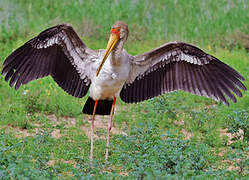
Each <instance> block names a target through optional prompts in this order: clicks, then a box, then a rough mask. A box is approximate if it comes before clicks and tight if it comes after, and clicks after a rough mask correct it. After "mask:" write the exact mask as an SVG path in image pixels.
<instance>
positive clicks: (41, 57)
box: [2, 24, 96, 97]
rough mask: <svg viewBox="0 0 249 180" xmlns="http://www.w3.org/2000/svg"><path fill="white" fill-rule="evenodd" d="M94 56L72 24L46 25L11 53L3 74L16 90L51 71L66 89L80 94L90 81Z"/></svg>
mask: <svg viewBox="0 0 249 180" xmlns="http://www.w3.org/2000/svg"><path fill="white" fill-rule="evenodd" d="M94 56H96V52H95V51H93V50H91V49H89V48H87V47H86V45H85V44H84V43H83V42H82V41H81V39H80V38H79V36H78V35H77V34H76V32H75V31H74V30H73V28H72V27H71V26H69V25H66V24H61V25H57V26H54V27H51V28H49V29H46V30H45V31H43V32H41V33H40V34H39V35H38V36H37V37H35V38H33V39H31V40H29V41H28V42H26V43H25V44H24V45H23V46H21V47H19V48H18V49H17V50H15V51H14V52H13V53H12V54H10V55H9V56H8V57H7V58H6V60H5V61H4V64H3V70H2V75H5V80H6V81H9V79H10V82H9V84H10V86H11V87H12V86H13V85H15V89H16V90H17V89H18V88H19V87H20V86H21V85H22V84H26V83H28V82H30V81H31V80H34V79H38V78H42V77H44V76H48V75H51V76H52V77H53V79H54V80H55V81H56V82H57V84H58V85H59V86H60V87H61V88H62V89H64V90H65V91H66V92H67V93H69V94H71V95H73V96H75V97H83V96H84V95H85V94H86V93H87V91H88V89H89V85H90V83H91V79H90V77H91V76H90V69H91V66H92V64H93V62H94V61H93V59H94Z"/></svg>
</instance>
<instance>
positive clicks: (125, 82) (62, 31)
mask: <svg viewBox="0 0 249 180" xmlns="http://www.w3.org/2000/svg"><path fill="white" fill-rule="evenodd" d="M128 34H129V30H128V26H127V25H126V24H125V23H124V22H121V21H117V22H116V23H115V24H114V25H113V26H112V28H111V32H110V39H109V42H108V44H107V47H106V49H105V50H103V49H100V50H92V49H90V48H88V47H87V46H86V45H85V44H84V43H83V42H82V41H81V39H80V38H79V36H78V35H77V34H76V32H75V31H74V29H73V28H72V27H71V26H70V25H67V24H60V25H56V26H54V27H51V28H49V29H46V30H44V31H43V32H41V33H40V34H39V35H38V36H36V37H34V38H33V39H31V40H29V41H28V42H26V43H25V44H24V45H22V46H21V47H19V48H18V49H16V50H15V51H14V52H12V53H11V54H10V55H9V56H8V57H7V58H6V59H5V61H4V63H3V70H2V75H3V76H5V80H6V81H9V80H10V81H9V85H10V86H11V87H12V86H15V89H16V90H17V89H18V88H19V87H20V86H21V85H22V84H27V83H28V82H30V81H32V80H34V79H39V78H42V77H44V76H48V75H50V76H52V78H53V79H54V80H55V82H56V83H57V84H58V85H59V86H60V87H61V88H62V89H63V90H64V91H66V92H67V93H68V94H70V95H72V96H74V97H77V98H82V97H83V96H85V95H86V93H87V92H88V90H89V97H88V99H87V101H86V103H85V105H84V108H83V113H85V114H90V115H92V121H91V150H90V159H93V141H94V140H93V132H94V119H95V115H96V114H98V115H110V118H109V120H108V128H107V142H106V155H105V158H106V160H107V159H108V147H109V142H110V131H111V128H112V117H113V113H114V107H115V103H116V97H118V96H120V98H121V100H123V101H124V102H126V103H137V102H141V101H144V100H147V99H150V98H153V97H155V96H158V95H162V94H165V93H168V92H172V91H176V90H183V91H187V92H190V93H192V94H196V95H199V96H206V97H209V98H212V99H214V100H216V101H222V102H223V103H224V104H226V105H229V102H228V100H227V98H229V99H231V100H232V101H233V102H236V98H235V95H237V96H239V97H241V96H242V93H241V91H240V89H242V90H244V91H245V90H246V87H245V86H244V85H243V83H242V82H241V81H243V80H244V78H243V77H242V75H240V74H239V73H238V72H237V71H236V70H234V69H233V68H231V67H229V66H228V65H226V64H224V63H223V62H221V61H220V60H219V59H217V58H216V57H214V56H212V55H209V54H207V53H205V52H204V51H202V50H201V49H199V48H198V47H195V46H193V45H191V44H187V43H184V42H169V43H166V44H164V45H162V46H160V47H158V48H156V49H154V50H151V51H148V52H146V53H144V54H140V55H136V56H132V55H130V54H128V53H127V51H126V50H125V49H124V48H123V47H124V44H125V42H126V40H127V38H128Z"/></svg>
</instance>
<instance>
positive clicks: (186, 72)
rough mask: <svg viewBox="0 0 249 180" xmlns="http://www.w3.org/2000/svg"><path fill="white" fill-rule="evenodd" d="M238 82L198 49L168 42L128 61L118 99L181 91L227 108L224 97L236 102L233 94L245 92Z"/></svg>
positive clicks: (238, 77) (230, 71)
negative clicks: (212, 100) (127, 70)
mask: <svg viewBox="0 0 249 180" xmlns="http://www.w3.org/2000/svg"><path fill="white" fill-rule="evenodd" d="M241 80H244V78H243V77H242V76H241V75H240V74H239V73H238V72H237V71H236V70H234V69H233V68H231V67H229V66H228V65H226V64H224V63H223V62H221V61H220V60H218V59H217V58H215V57H213V56H211V55H209V54H207V53H205V52H203V51H202V50H201V49H199V48H197V47H195V46H193V45H190V44H186V43H183V42H170V43H167V44H165V45H163V46H161V47H159V48H157V49H154V50H152V51H149V52H147V53H144V54H141V55H138V56H135V57H133V58H131V70H130V74H129V79H128V80H127V81H126V83H125V85H124V87H123V89H122V90H121V92H120V97H121V99H122V100H123V101H125V102H128V103H132V102H140V101H143V100H146V99H150V98H152V97H155V96H158V95H161V94H164V93H167V92H171V91H176V90H183V91H187V92H190V93H193V94H196V95H200V96H206V97H210V98H213V99H215V100H216V101H222V102H223V103H224V104H226V105H229V102H228V101H227V97H228V98H230V99H231V100H232V101H233V102H236V98H235V96H234V94H236V95H237V96H239V97H241V96H242V93H241V91H240V89H242V90H246V87H245V86H244V85H243V84H242V83H241ZM239 88H240V89H239ZM233 93H234V94H233Z"/></svg>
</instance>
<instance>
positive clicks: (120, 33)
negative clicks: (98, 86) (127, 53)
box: [96, 21, 129, 76]
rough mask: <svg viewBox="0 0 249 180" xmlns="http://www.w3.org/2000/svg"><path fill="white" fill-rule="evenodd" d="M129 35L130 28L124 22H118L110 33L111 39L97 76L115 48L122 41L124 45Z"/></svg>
mask: <svg viewBox="0 0 249 180" xmlns="http://www.w3.org/2000/svg"><path fill="white" fill-rule="evenodd" d="M128 34H129V30H128V26H127V24H125V23H124V22H122V21H117V22H116V23H115V24H114V25H113V26H112V28H111V32H110V38H109V41H108V43H107V46H106V49H105V54H104V57H103V60H102V62H101V63H100V65H99V67H98V69H97V72H96V76H98V75H99V72H100V70H101V68H102V67H103V65H104V63H105V61H106V59H107V57H108V56H109V54H110V53H111V51H112V50H113V48H114V47H115V46H116V45H117V43H118V42H121V41H122V42H123V43H124V42H125V41H126V40H127V39H128Z"/></svg>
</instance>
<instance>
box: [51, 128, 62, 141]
mask: <svg viewBox="0 0 249 180" xmlns="http://www.w3.org/2000/svg"><path fill="white" fill-rule="evenodd" d="M51 135H52V137H53V138H55V139H59V138H61V133H60V130H59V129H56V130H54V131H53V132H52V133H51Z"/></svg>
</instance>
